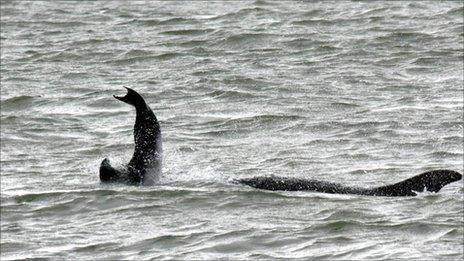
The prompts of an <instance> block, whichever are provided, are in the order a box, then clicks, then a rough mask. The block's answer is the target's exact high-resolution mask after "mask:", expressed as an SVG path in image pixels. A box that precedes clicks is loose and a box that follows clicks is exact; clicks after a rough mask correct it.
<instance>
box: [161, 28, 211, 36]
mask: <svg viewBox="0 0 464 261" xmlns="http://www.w3.org/2000/svg"><path fill="white" fill-rule="evenodd" d="M210 32H214V29H182V30H171V31H164V32H161V34H166V35H189V36H197V35H204V34H208V33H210Z"/></svg>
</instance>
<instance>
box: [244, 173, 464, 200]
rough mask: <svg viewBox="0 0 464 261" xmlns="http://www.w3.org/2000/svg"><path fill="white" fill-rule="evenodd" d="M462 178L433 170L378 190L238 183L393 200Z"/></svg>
mask: <svg viewBox="0 0 464 261" xmlns="http://www.w3.org/2000/svg"><path fill="white" fill-rule="evenodd" d="M460 179H462V175H461V174H460V173H459V172H456V171H453V170H432V171H428V172H424V173H422V174H419V175H417V176H414V177H412V178H409V179H406V180H404V181H401V182H398V183H395V184H392V185H386V186H381V187H375V188H360V187H349V186H345V185H342V184H338V183H332V182H325V181H318V180H308V179H298V178H286V177H275V176H270V177H253V178H244V179H238V180H236V182H238V183H241V184H245V185H248V186H251V187H254V188H258V189H265V190H285V191H315V192H323V193H332V194H357V195H367V196H390V197H393V196H416V194H417V193H416V192H422V191H424V190H427V191H430V192H438V191H440V189H441V188H443V187H444V186H446V185H447V184H449V183H452V182H455V181H458V180H460Z"/></svg>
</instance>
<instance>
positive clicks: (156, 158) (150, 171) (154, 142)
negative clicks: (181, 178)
mask: <svg viewBox="0 0 464 261" xmlns="http://www.w3.org/2000/svg"><path fill="white" fill-rule="evenodd" d="M126 89H127V94H126V96H124V97H118V96H114V97H115V98H116V99H118V100H120V101H123V102H125V103H128V104H130V105H132V106H134V107H135V111H136V117H135V124H134V141H135V148H134V154H133V156H132V159H131V160H130V162H129V164H128V165H127V166H126V167H125V168H123V169H115V168H113V167H112V166H111V164H110V162H109V160H108V159H107V158H105V159H104V160H103V161H102V163H101V165H100V180H101V181H102V182H119V183H126V184H131V185H153V184H155V183H156V182H157V181H158V179H159V177H160V175H161V165H162V142H161V129H160V126H159V123H158V120H157V119H156V116H155V114H154V113H153V111H152V110H151V109H150V107H149V106H148V105H147V104H146V103H145V100H144V99H143V98H142V96H140V94H138V93H137V92H136V91H134V90H132V89H130V88H127V87H126Z"/></svg>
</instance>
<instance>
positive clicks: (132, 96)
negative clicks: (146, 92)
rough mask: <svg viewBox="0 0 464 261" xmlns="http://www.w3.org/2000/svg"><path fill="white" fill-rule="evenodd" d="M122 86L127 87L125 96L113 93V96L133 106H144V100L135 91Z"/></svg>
mask: <svg viewBox="0 0 464 261" xmlns="http://www.w3.org/2000/svg"><path fill="white" fill-rule="evenodd" d="M124 88H126V89H127V93H126V95H125V96H123V97H121V96H116V95H113V97H114V98H116V99H118V100H120V101H122V102H125V103H127V104H130V105H133V106H135V107H139V106H146V103H145V100H144V99H143V97H142V96H141V95H140V94H138V93H137V92H136V91H134V90H132V89H131V88H128V87H126V86H124Z"/></svg>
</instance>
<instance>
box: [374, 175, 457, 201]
mask: <svg viewBox="0 0 464 261" xmlns="http://www.w3.org/2000/svg"><path fill="white" fill-rule="evenodd" d="M460 179H462V175H461V174H460V173H459V172H456V171H453V170H446V169H440V170H432V171H427V172H424V173H422V174H419V175H417V176H414V177H412V178H409V179H406V180H403V181H401V182H398V183H395V184H392V185H387V186H382V187H378V188H374V189H372V191H373V195H376V196H415V195H416V193H415V192H422V191H424V190H427V191H430V192H438V191H440V189H442V188H443V187H444V186H446V185H448V184H449V183H452V182H455V181H458V180H460Z"/></svg>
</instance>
